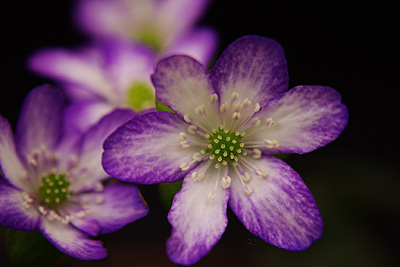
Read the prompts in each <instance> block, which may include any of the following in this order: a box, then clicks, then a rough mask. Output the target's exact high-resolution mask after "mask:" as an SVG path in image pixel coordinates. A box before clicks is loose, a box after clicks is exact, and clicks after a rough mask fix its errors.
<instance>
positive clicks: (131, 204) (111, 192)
mask: <svg viewBox="0 0 400 267" xmlns="http://www.w3.org/2000/svg"><path fill="white" fill-rule="evenodd" d="M101 195H102V201H101V202H100V203H93V204H92V205H90V207H89V209H90V213H89V214H88V215H87V216H88V217H90V218H93V219H95V220H96V221H97V222H98V224H99V225H100V227H101V229H100V234H108V233H111V232H114V231H117V230H119V229H121V228H122V227H124V226H126V225H127V224H129V223H131V222H134V221H136V220H138V219H140V218H142V217H144V216H146V215H147V213H148V212H149V208H148V207H147V205H146V204H145V202H144V200H143V198H142V197H141V195H140V192H139V189H138V188H137V187H136V186H133V185H126V184H111V185H108V186H106V187H105V188H104V190H103V191H102V192H101Z"/></svg>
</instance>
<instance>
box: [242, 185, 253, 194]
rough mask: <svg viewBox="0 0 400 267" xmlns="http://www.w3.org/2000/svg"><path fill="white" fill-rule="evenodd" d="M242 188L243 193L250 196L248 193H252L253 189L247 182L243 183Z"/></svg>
mask: <svg viewBox="0 0 400 267" xmlns="http://www.w3.org/2000/svg"><path fill="white" fill-rule="evenodd" d="M243 190H244V193H245V194H246V196H250V194H251V193H253V190H252V189H251V187H250V186H248V185H247V184H245V185H244V188H243Z"/></svg>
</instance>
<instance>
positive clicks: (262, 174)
mask: <svg viewBox="0 0 400 267" xmlns="http://www.w3.org/2000/svg"><path fill="white" fill-rule="evenodd" d="M256 175H257V177H258V178H260V179H262V178H266V177H267V176H268V172H267V171H266V170H264V169H261V170H256Z"/></svg>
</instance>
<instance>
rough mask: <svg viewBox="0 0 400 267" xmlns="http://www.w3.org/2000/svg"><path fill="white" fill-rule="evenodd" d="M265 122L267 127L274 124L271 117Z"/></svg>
mask: <svg viewBox="0 0 400 267" xmlns="http://www.w3.org/2000/svg"><path fill="white" fill-rule="evenodd" d="M265 124H266V125H267V127H268V128H269V127H272V126H274V125H275V121H273V120H272V118H268V119H267V120H266V121H265Z"/></svg>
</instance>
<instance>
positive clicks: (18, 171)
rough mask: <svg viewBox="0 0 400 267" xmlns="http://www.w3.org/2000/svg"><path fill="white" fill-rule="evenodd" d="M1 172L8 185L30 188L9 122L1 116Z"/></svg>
mask: <svg viewBox="0 0 400 267" xmlns="http://www.w3.org/2000/svg"><path fill="white" fill-rule="evenodd" d="M0 170H1V172H2V177H3V178H4V179H5V180H7V182H8V183H10V184H12V185H13V186H16V187H18V188H20V189H23V188H27V187H29V186H28V185H27V181H26V180H23V179H24V178H26V171H25V169H24V166H23V164H22V163H21V161H20V159H19V157H18V155H17V152H16V148H15V144H14V136H13V133H12V130H11V126H10V124H9V123H8V121H7V120H6V119H5V118H3V117H2V116H1V114H0Z"/></svg>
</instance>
